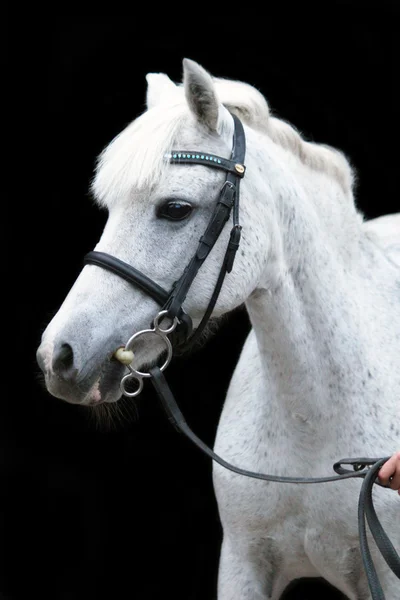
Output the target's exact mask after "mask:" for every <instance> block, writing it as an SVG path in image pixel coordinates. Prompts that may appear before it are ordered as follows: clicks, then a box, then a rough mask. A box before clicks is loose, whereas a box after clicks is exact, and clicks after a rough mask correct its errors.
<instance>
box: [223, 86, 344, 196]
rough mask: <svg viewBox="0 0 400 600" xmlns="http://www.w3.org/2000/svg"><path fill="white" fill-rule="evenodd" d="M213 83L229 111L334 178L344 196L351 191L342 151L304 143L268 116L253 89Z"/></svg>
mask: <svg viewBox="0 0 400 600" xmlns="http://www.w3.org/2000/svg"><path fill="white" fill-rule="evenodd" d="M214 82H215V84H216V89H217V93H218V97H219V99H220V101H221V102H222V104H224V105H225V106H226V108H227V109H228V110H229V111H230V112H232V113H234V114H236V115H237V116H238V117H239V118H240V119H241V120H242V121H243V122H244V123H246V124H247V125H248V126H250V127H252V128H253V129H256V130H258V131H261V132H263V133H265V134H266V135H268V137H269V138H270V139H272V141H273V142H275V143H276V144H278V145H279V146H281V147H282V148H284V149H286V150H289V151H291V152H292V153H293V154H294V155H295V156H297V157H298V158H299V159H300V161H301V162H302V163H303V164H304V165H307V166H308V167H310V168H311V169H314V170H316V171H320V172H323V173H326V174H327V175H329V176H331V177H333V178H335V179H336V180H337V181H338V182H339V183H340V185H341V186H342V188H343V191H344V192H345V193H346V194H347V193H349V192H351V191H352V188H353V185H354V181H355V173H354V171H353V169H352V167H351V165H350V163H349V161H348V159H347V158H346V157H345V155H344V153H343V152H341V151H340V150H337V149H336V148H333V147H332V146H329V145H328V144H321V143H315V142H309V141H307V140H305V139H304V138H303V136H302V135H301V133H300V132H299V131H298V130H297V129H296V127H294V126H293V125H291V124H290V123H288V122H287V121H285V120H283V119H279V118H277V117H275V116H273V115H272V114H271V110H270V108H269V106H268V103H267V101H266V99H265V97H264V96H263V95H262V94H261V92H259V91H258V90H257V89H256V88H255V87H253V86H251V85H249V84H247V83H244V82H242V81H233V80H229V79H214Z"/></svg>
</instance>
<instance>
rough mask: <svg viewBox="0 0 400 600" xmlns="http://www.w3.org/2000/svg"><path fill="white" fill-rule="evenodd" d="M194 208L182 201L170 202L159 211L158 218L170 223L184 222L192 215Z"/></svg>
mask: <svg viewBox="0 0 400 600" xmlns="http://www.w3.org/2000/svg"><path fill="white" fill-rule="evenodd" d="M192 210H193V206H192V205H191V204H189V202H184V201H182V200H169V201H168V202H166V203H165V204H162V205H161V206H159V207H158V209H157V217H161V218H163V219H169V220H170V221H182V220H183V219H186V217H188V216H189V215H190V213H191V212H192Z"/></svg>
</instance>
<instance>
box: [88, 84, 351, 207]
mask: <svg viewBox="0 0 400 600" xmlns="http://www.w3.org/2000/svg"><path fill="white" fill-rule="evenodd" d="M213 81H214V84H215V88H216V92H217V96H218V98H219V100H220V102H221V104H223V105H224V106H226V107H227V108H228V110H229V111H231V112H232V113H234V114H236V115H237V116H238V117H239V118H241V119H242V121H243V122H244V123H245V124H246V125H247V126H249V127H252V128H253V129H255V130H257V131H261V132H263V133H265V134H266V135H268V136H269V138H270V139H272V140H273V142H275V143H276V144H278V145H279V146H281V147H283V148H284V149H286V150H288V151H290V152H291V153H292V154H294V155H295V156H297V157H298V158H299V159H300V161H301V162H302V163H303V164H304V165H307V166H308V167H310V168H311V169H314V170H316V171H319V172H323V173H326V174H327V175H328V176H329V177H333V178H335V179H336V180H337V181H338V182H339V183H340V185H341V186H342V188H343V190H344V192H345V193H346V194H347V193H349V192H350V191H351V189H352V186H353V183H354V173H353V170H352V168H351V166H350V164H349V162H348V160H347V159H346V157H345V156H344V155H343V153H342V152H340V151H338V150H336V149H334V148H332V147H330V146H328V145H324V144H317V143H314V142H309V141H306V140H305V139H304V138H303V137H302V136H301V134H300V133H299V132H298V131H297V130H296V128H295V127H293V126H292V125H290V124H289V123H287V122H286V121H284V120H282V119H279V118H277V117H275V116H272V115H271V113H270V109H269V107H268V103H267V101H266V99H265V97H264V96H263V95H262V94H261V93H260V92H259V91H258V90H257V89H256V88H254V87H253V86H251V85H249V84H246V83H243V82H241V81H233V80H228V79H221V78H214V79H213ZM148 84H149V86H151V85H152V80H151V79H150V78H149V79H148ZM176 92H177V93H175V94H168V95H165V96H164V97H161V98H160V100H159V103H158V104H156V105H155V106H152V107H151V108H150V109H149V110H147V111H146V112H144V113H143V114H142V115H140V116H139V117H138V118H136V119H135V120H134V121H133V122H132V123H131V124H130V125H128V126H127V127H126V128H125V129H124V130H123V131H122V132H121V133H120V134H119V135H118V136H116V138H115V139H114V140H113V141H112V142H111V143H110V144H109V145H108V146H107V147H106V148H105V149H104V151H103V152H102V153H101V155H100V156H99V159H98V162H97V168H96V174H95V177H94V179H93V182H92V192H93V194H94V196H95V198H96V200H97V201H98V202H99V204H100V205H105V206H110V205H111V204H113V203H114V202H115V201H116V200H117V199H118V198H121V197H123V196H126V195H129V194H130V193H131V191H132V190H133V189H135V190H136V191H138V190H139V191H140V190H141V189H143V188H145V187H146V186H151V185H152V184H153V183H155V182H156V181H158V180H159V178H160V177H161V176H162V174H163V172H164V171H165V168H166V167H167V164H168V163H167V162H166V161H165V158H164V157H165V155H166V154H168V153H169V152H170V151H171V149H172V147H173V145H174V140H175V138H176V136H177V135H178V134H179V131H180V130H181V129H182V128H183V127H184V126H185V124H187V123H188V119H189V116H190V111H189V108H188V105H187V102H186V100H185V95H184V90H183V86H182V85H181V84H180V85H177V86H176Z"/></svg>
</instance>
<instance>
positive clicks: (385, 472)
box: [378, 452, 400, 485]
mask: <svg viewBox="0 0 400 600" xmlns="http://www.w3.org/2000/svg"><path fill="white" fill-rule="evenodd" d="M398 469H399V470H400V452H396V454H394V455H393V456H392V457H391V458H389V460H387V461H386V462H385V464H384V465H383V466H382V467H381V469H380V470H379V474H378V478H379V481H380V482H381V483H382V484H384V485H387V484H388V483H389V479H390V477H393V476H395V475H396V471H397V470H398Z"/></svg>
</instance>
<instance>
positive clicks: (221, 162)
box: [84, 115, 400, 600]
mask: <svg viewBox="0 0 400 600" xmlns="http://www.w3.org/2000/svg"><path fill="white" fill-rule="evenodd" d="M232 118H233V121H234V136H233V146H232V152H231V157H230V159H226V158H223V157H220V156H216V155H213V154H209V153H202V152H198V151H187V150H186V151H180V150H179V151H178V150H176V151H172V152H171V154H170V155H168V156H167V159H168V161H169V162H170V163H171V164H176V165H191V164H201V165H205V166H209V167H214V168H217V169H221V170H223V171H225V172H226V174H227V175H226V178H225V182H224V184H223V186H222V188H221V191H220V194H219V199H218V202H217V204H216V206H215V209H214V212H213V214H212V216H211V219H210V221H209V223H208V226H207V228H206V230H205V232H204V234H203V235H202V237H201V238H200V240H199V243H198V247H197V250H196V252H195V254H194V256H193V257H192V259H191V260H190V262H189V263H188V265H187V266H186V268H185V269H184V271H183V273H182V275H181V277H180V278H179V279H178V280H177V281H176V282H175V283H174V284H173V286H172V289H171V291H170V292H168V291H166V290H164V289H163V288H162V287H160V286H159V285H158V284H157V283H155V282H154V281H153V280H152V279H150V278H149V277H147V275H144V274H143V273H141V272H140V271H138V270H137V269H135V268H134V267H132V266H131V265H129V264H127V263H125V262H123V261H122V260H120V259H118V258H116V257H114V256H111V255H109V254H106V253H104V252H95V251H93V252H89V253H88V254H87V255H86V256H85V258H84V264H85V265H86V264H91V265H96V266H98V267H102V268H105V269H107V270H109V271H111V272H113V273H115V274H116V275H118V276H120V277H122V278H123V279H125V281H128V282H129V283H132V284H134V285H136V286H138V287H139V288H140V289H141V290H142V291H144V292H146V293H147V294H148V295H149V296H150V297H151V298H152V299H153V300H155V301H156V302H157V303H158V304H159V305H160V306H161V307H162V309H161V311H160V312H159V313H158V314H157V316H156V317H155V319H154V321H153V327H152V328H149V329H145V330H142V331H139V332H137V333H135V334H134V335H132V336H131V337H130V338H129V340H128V342H127V343H126V344H125V348H124V351H126V354H127V355H128V356H129V357H132V359H133V352H132V347H133V346H134V343H135V341H136V340H137V338H138V337H140V336H143V335H146V336H151V335H153V336H154V335H156V336H157V337H158V338H159V339H161V340H162V341H163V343H164V344H165V350H166V358H165V360H164V363H163V364H162V365H161V366H160V367H157V366H155V367H152V368H151V369H150V370H149V371H148V372H142V371H138V370H136V369H134V367H133V366H132V364H131V362H132V361H131V362H130V363H129V364H126V362H125V361H121V362H123V364H125V365H126V367H127V369H128V373H127V374H126V375H125V376H124V377H123V378H122V380H121V391H122V393H123V394H124V395H125V396H128V397H135V396H137V395H138V394H140V393H141V391H142V389H143V385H144V384H143V379H146V378H150V379H151V382H152V384H153V386H154V388H155V391H156V393H157V395H158V397H159V399H160V400H161V404H162V406H163V408H164V411H165V413H166V415H167V417H168V419H169V421H170V422H171V423H172V425H173V426H174V427H175V429H177V430H178V431H180V432H181V433H183V434H184V435H185V436H186V437H187V438H188V439H189V440H190V441H191V442H192V443H193V444H194V445H195V446H197V448H199V449H200V450H201V451H202V452H203V453H204V454H206V455H207V456H208V457H209V458H211V459H212V460H214V461H215V462H217V463H218V464H220V465H221V466H222V467H224V468H226V469H228V470H230V471H232V472H234V473H236V474H238V475H242V476H245V477H252V478H255V479H262V480H264V481H271V482H278V483H292V484H312V483H327V482H333V481H339V480H342V479H351V478H359V479H363V482H362V486H361V490H360V495H359V503H358V530H359V541H360V551H361V557H362V561H363V565H364V569H365V572H366V575H367V580H368V585H369V588H370V591H371V595H372V600H385V595H384V593H383V590H382V587H381V584H380V582H379V578H378V575H377V572H376V568H375V566H374V563H373V560H372V556H371V552H370V549H369V546H368V540H367V532H366V524H367V523H368V525H369V529H370V531H371V534H372V536H373V538H374V540H375V542H376V544H377V546H378V548H379V550H380V552H381V554H382V556H383V558H384V560H385V561H386V563H387V565H388V566H389V568H390V569H391V570H392V571H393V573H394V574H395V575H396V576H397V577H398V578H399V579H400V557H399V555H398V553H397V552H396V550H395V548H394V546H393V544H392V543H391V541H390V539H389V537H388V536H387V534H386V533H385V531H384V529H383V527H382V525H381V523H380V521H379V519H378V516H377V514H376V511H375V508H374V504H373V499H372V489H373V486H374V484H377V485H381V484H380V483H379V481H378V480H377V479H376V477H377V474H378V472H379V469H380V468H381V467H382V465H383V464H384V463H385V462H386V461H387V460H388V458H390V457H385V458H346V459H342V460H340V461H338V462H337V463H335V464H334V465H333V469H334V471H335V472H336V473H337V475H332V476H327V477H316V478H313V477H284V476H282V477H281V476H277V475H268V474H264V473H256V472H252V471H247V470H245V469H241V468H239V467H236V466H234V465H232V464H231V463H229V462H227V461H226V460H224V459H223V458H221V457H220V456H218V455H217V454H216V453H215V452H214V451H213V450H211V448H209V447H208V446H207V445H206V444H205V443H204V442H203V441H202V440H201V439H199V438H198V437H197V435H196V434H195V433H193V431H192V430H191V429H190V427H189V426H188V424H187V423H186V421H185V418H184V416H183V415H182V413H181V411H180V409H179V407H178V405H177V403H176V401H175V398H174V396H173V394H172V392H171V390H170V388H169V386H168V383H167V381H166V379H165V377H164V374H163V371H164V370H165V369H166V367H167V366H168V365H169V363H170V362H171V359H172V356H173V344H174V345H176V346H178V347H179V348H182V347H183V348H184V349H185V350H186V349H188V348H190V347H191V346H193V344H194V343H195V342H196V341H197V340H198V339H199V337H200V335H201V333H202V332H203V330H204V327H205V326H206V324H207V322H208V321H209V319H210V317H211V314H212V311H213V309H214V307H215V304H216V302H217V299H218V296H219V293H220V290H221V287H222V284H223V282H224V279H225V276H226V274H227V273H230V272H231V270H232V267H233V263H234V260H235V256H236V251H237V249H238V247H239V243H240V236H241V226H240V224H239V184H240V180H241V179H242V178H243V177H244V174H245V170H246V169H245V166H244V159H245V152H246V140H245V134H244V129H243V125H242V123H241V121H240V120H239V119H238V118H237V117H236V116H235V115H232ZM231 214H232V221H233V223H232V229H231V232H230V237H229V242H228V245H227V248H226V251H225V256H224V259H223V261H222V265H221V269H220V272H219V275H218V278H217V282H216V284H215V287H214V291H213V293H212V296H211V298H210V300H209V304H208V307H207V309H206V311H205V313H204V316H203V318H202V320H201V322H200V324H199V326H198V327H197V329H196V330H195V332H192V330H193V326H192V320H191V318H190V316H189V315H188V314H187V313H185V311H184V309H183V303H184V301H185V299H186V296H187V293H188V291H189V289H190V286H191V285H192V283H193V280H194V279H195V277H196V275H197V273H198V271H199V269H200V268H201V266H202V264H203V263H204V261H205V260H206V258H207V256H208V255H209V253H210V251H211V250H212V248H213V247H214V245H215V243H216V241H217V239H218V238H219V236H220V234H221V232H222V230H223V229H224V226H225V224H226V222H227V221H228V219H229V217H230V215H231ZM165 318H168V319H169V320H170V321H171V324H170V325H169V326H168V327H166V328H163V327H162V326H161V325H162V321H163V320H164V319H165ZM169 335H171V336H172V343H171V341H170V339H169V337H168V336H169ZM129 353H130V354H129ZM132 382H135V384H136V389H135V391H130V390H129V386H130V384H131V383H132ZM343 465H349V466H351V467H352V469H348V468H346V467H344V466H343ZM382 487H385V486H382Z"/></svg>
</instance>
